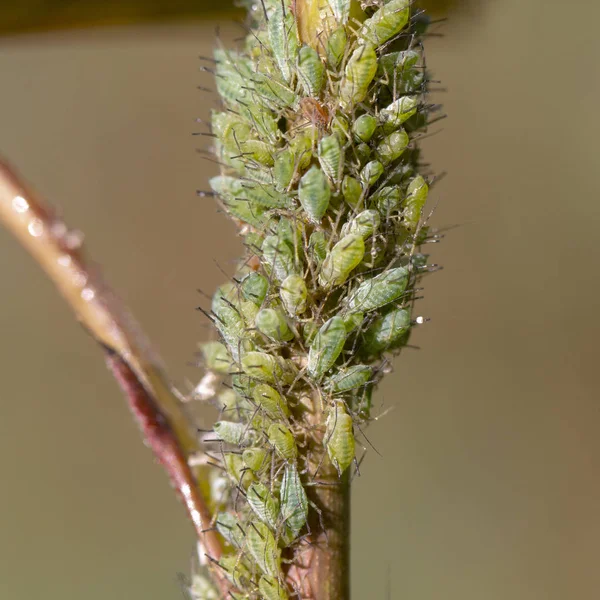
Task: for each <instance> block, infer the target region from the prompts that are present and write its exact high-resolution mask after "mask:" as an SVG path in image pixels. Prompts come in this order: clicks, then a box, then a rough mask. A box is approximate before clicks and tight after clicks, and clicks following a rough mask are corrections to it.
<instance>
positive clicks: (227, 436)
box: [213, 421, 256, 446]
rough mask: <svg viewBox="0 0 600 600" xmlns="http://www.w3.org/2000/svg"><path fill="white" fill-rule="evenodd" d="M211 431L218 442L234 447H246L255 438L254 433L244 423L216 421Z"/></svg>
mask: <svg viewBox="0 0 600 600" xmlns="http://www.w3.org/2000/svg"><path fill="white" fill-rule="evenodd" d="M213 430H214V432H215V435H216V436H217V437H218V438H219V439H220V440H223V441H224V442H226V443H227V444H232V445H235V446H247V445H249V444H251V443H252V441H253V440H254V439H255V438H256V432H255V431H254V430H253V429H250V427H248V425H247V424H246V423H237V422H235V421H217V422H216V423H215V424H214V425H213Z"/></svg>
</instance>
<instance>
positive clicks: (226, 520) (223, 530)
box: [215, 512, 246, 548]
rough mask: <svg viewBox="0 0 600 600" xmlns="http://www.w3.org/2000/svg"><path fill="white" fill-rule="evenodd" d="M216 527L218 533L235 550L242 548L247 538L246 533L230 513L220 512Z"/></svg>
mask: <svg viewBox="0 0 600 600" xmlns="http://www.w3.org/2000/svg"><path fill="white" fill-rule="evenodd" d="M215 525H216V526H217V531H218V532H219V533H220V534H221V535H222V536H223V537H224V538H225V539H226V540H227V542H228V543H229V544H230V545H231V546H233V547H234V548H241V546H242V544H243V543H244V540H245V538H246V533H245V532H244V530H243V529H242V527H241V525H240V523H239V521H238V520H237V519H236V518H235V517H234V516H233V515H232V514H231V513H228V512H220V513H219V514H218V515H217V518H216V522H215Z"/></svg>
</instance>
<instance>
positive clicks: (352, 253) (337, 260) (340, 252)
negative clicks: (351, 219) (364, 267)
mask: <svg viewBox="0 0 600 600" xmlns="http://www.w3.org/2000/svg"><path fill="white" fill-rule="evenodd" d="M364 255H365V242H364V240H363V238H362V237H361V236H360V235H357V234H355V233H353V234H350V235H346V236H344V237H343V238H342V239H341V240H340V241H339V242H338V243H337V244H336V245H335V246H334V247H333V248H332V249H331V252H329V254H328V255H327V257H326V258H325V260H324V261H323V265H322V267H321V272H320V273H319V284H320V285H321V286H323V287H332V286H337V285H342V283H344V281H346V279H348V276H349V275H350V272H351V271H352V270H353V269H354V268H355V267H356V266H358V264H359V263H360V261H361V260H362V259H363V256H364Z"/></svg>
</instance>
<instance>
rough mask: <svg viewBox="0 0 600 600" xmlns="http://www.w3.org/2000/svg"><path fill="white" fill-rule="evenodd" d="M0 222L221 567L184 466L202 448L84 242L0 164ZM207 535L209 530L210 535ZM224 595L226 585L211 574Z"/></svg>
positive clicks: (208, 521)
mask: <svg viewBox="0 0 600 600" xmlns="http://www.w3.org/2000/svg"><path fill="white" fill-rule="evenodd" d="M0 222H1V223H3V224H4V226H5V227H6V228H7V229H8V230H9V231H11V232H12V233H13V234H14V235H15V236H16V238H17V239H18V240H19V241H20V242H21V244H22V245H23V246H24V247H25V248H26V249H27V250H28V251H29V252H30V254H31V255H32V256H33V257H34V259H35V260H36V261H37V262H38V264H39V265H40V266H41V267H42V268H43V269H44V271H45V272H46V274H47V275H48V276H49V277H50V278H51V279H52V281H53V282H54V284H55V285H56V287H57V289H58V290H59V291H60V293H61V294H62V296H63V297H64V298H65V300H66V301H67V303H68V304H69V305H70V306H71V308H72V309H73V311H74V313H75V315H76V317H77V319H78V320H79V321H80V322H81V323H82V324H83V325H84V327H86V328H87V329H88V330H89V331H90V333H91V334H92V336H93V337H94V338H95V339H96V340H97V341H98V342H99V343H100V344H101V345H102V347H103V348H104V349H105V351H106V352H107V363H108V365H109V368H110V369H111V371H112V373H113V375H114V376H115V378H116V380H117V381H118V383H119V385H120V386H121V388H122V390H123V391H124V393H125V395H126V398H127V400H128V403H129V405H130V408H131V410H132V412H133V414H134V417H135V418H136V420H137V422H138V424H139V425H140V428H141V430H142V433H143V435H144V438H145V440H146V441H147V443H148V445H149V446H150V447H151V448H152V450H153V452H154V454H155V455H156V457H157V459H158V460H159V462H160V463H161V464H162V465H163V467H164V468H165V470H166V471H167V473H168V475H169V478H170V479H171V482H172V483H173V485H174V486H175V488H176V489H177V491H178V492H179V494H180V495H181V496H182V499H183V501H184V504H185V507H186V509H187V512H188V514H189V516H190V518H191V519H192V522H193V523H194V526H195V528H196V531H197V533H198V539H199V541H200V543H201V545H202V546H203V548H204V551H205V552H206V554H208V555H209V556H211V557H212V558H213V559H216V560H218V559H219V557H220V556H221V553H222V547H221V541H220V539H219V537H218V535H217V534H216V533H215V532H214V531H213V530H210V529H209V528H210V524H211V517H210V512H209V510H208V508H207V504H206V501H205V499H204V497H203V495H202V493H201V492H200V489H199V487H198V482H197V481H196V480H195V478H194V475H193V473H192V471H191V470H190V467H189V466H188V463H187V457H188V456H189V455H190V454H192V453H194V452H197V451H198V450H199V449H200V447H199V441H198V438H197V435H196V432H195V431H194V429H193V427H192V426H191V421H190V420H189V419H188V418H187V415H186V414H185V411H184V408H183V407H182V405H181V402H180V400H179V399H178V397H177V394H176V392H175V389H174V388H173V387H172V386H171V385H170V383H169V382H168V380H167V379H166V378H165V376H164V374H163V372H162V369H161V367H160V363H159V361H158V359H157V357H156V356H155V355H154V354H153V353H152V352H151V350H150V346H149V344H148V343H147V342H146V340H145V338H144V336H143V335H142V334H141V333H140V332H139V330H138V328H137V327H136V325H135V324H134V322H133V319H132V318H131V317H130V316H129V315H128V314H127V313H126V311H125V310H124V309H123V308H122V307H121V306H120V303H119V302H118V301H117V299H116V297H115V296H114V294H113V293H112V292H111V291H110V289H109V288H108V287H107V286H106V285H105V284H104V282H103V281H102V280H101V278H100V277H99V275H98V273H97V272H96V270H95V269H94V268H93V267H91V266H90V263H89V262H88V261H86V260H85V259H84V257H83V253H82V249H81V245H82V240H81V235H80V234H79V233H78V232H74V231H71V230H69V229H68V228H67V226H66V225H65V224H64V222H63V221H62V219H60V218H58V217H57V215H56V214H55V213H53V212H52V210H51V209H50V208H48V207H47V206H46V205H45V204H44V203H43V202H42V201H40V199H39V198H38V197H37V196H36V195H35V194H34V193H33V192H32V191H31V190H29V189H28V188H27V187H26V186H25V185H24V184H23V183H22V181H21V180H20V179H19V177H18V176H17V175H16V174H15V172H14V171H13V170H12V169H11V168H10V167H9V166H8V165H6V164H5V163H3V162H2V161H0ZM207 529H208V531H207ZM215 577H216V580H217V583H218V585H219V587H220V589H221V591H222V593H223V595H224V596H226V595H227V593H228V590H229V586H228V584H227V582H226V581H225V580H224V578H223V576H222V574H221V573H218V572H216V571H215Z"/></svg>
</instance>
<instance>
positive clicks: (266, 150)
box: [242, 140, 275, 167]
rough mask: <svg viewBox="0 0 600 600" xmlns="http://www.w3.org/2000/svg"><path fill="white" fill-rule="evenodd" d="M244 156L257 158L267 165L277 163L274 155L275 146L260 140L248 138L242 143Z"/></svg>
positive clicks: (270, 165) (259, 161)
mask: <svg viewBox="0 0 600 600" xmlns="http://www.w3.org/2000/svg"><path fill="white" fill-rule="evenodd" d="M242 151H243V153H244V156H245V157H247V158H250V159H252V160H255V161H256V162H258V163H260V164H261V165H264V166H265V167H272V166H273V165H274V164H275V158H274V156H273V146H272V145H270V144H267V143H266V142H261V141H260V140H246V141H245V142H244V143H243V144H242Z"/></svg>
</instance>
